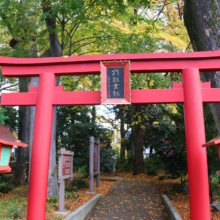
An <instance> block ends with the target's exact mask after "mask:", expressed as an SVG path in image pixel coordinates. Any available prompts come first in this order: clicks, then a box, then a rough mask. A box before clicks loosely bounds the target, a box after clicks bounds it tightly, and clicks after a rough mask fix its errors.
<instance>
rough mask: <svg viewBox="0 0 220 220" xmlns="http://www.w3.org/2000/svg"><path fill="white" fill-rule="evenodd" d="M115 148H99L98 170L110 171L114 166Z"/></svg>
mask: <svg viewBox="0 0 220 220" xmlns="http://www.w3.org/2000/svg"><path fill="white" fill-rule="evenodd" d="M114 158H115V150H113V149H108V148H105V147H101V148H100V171H103V172H111V171H112V170H113V167H114V160H115V159H114Z"/></svg>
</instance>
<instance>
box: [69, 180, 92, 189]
mask: <svg viewBox="0 0 220 220" xmlns="http://www.w3.org/2000/svg"><path fill="white" fill-rule="evenodd" d="M88 187H89V184H88V183H87V182H86V181H85V180H83V179H74V180H72V181H70V182H69V183H68V186H67V187H66V188H65V190H66V191H67V192H77V190H78V189H84V188H88Z"/></svg>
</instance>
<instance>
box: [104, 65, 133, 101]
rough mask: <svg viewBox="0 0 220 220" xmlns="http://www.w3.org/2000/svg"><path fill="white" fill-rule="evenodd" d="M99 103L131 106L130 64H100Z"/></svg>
mask: <svg viewBox="0 0 220 220" xmlns="http://www.w3.org/2000/svg"><path fill="white" fill-rule="evenodd" d="M101 86H102V88H101V103H102V104H131V89H130V62H129V61H108V62H107V61H104V62H101Z"/></svg>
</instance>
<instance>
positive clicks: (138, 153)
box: [133, 105, 144, 175]
mask: <svg viewBox="0 0 220 220" xmlns="http://www.w3.org/2000/svg"><path fill="white" fill-rule="evenodd" d="M135 107H136V112H141V107H142V105H136V106H135ZM143 140H144V130H143V129H142V128H140V127H138V128H137V129H136V130H135V156H134V172H133V174H134V175H136V174H141V173H144V155H143V151H144V146H143Z"/></svg>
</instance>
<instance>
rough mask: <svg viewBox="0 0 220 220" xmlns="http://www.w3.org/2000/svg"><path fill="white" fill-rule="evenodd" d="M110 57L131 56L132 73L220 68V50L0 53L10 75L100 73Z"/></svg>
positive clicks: (5, 74) (113, 58) (129, 58)
mask: <svg viewBox="0 0 220 220" xmlns="http://www.w3.org/2000/svg"><path fill="white" fill-rule="evenodd" d="M112 60H116V61H118V60H130V71H131V73H154V72H180V71H182V70H183V69H184V68H197V69H199V70H200V71H203V72H207V71H217V70H218V71H219V70H220V65H219V63H220V51H206V52H196V53H195V52H192V53H155V54H116V55H95V56H77V57H53V58H28V59H27V58H11V57H0V65H1V67H2V72H3V75H4V76H10V77H22V76H23V77H31V76H32V77H33V76H38V75H40V74H41V73H44V72H52V73H55V74H56V75H89V74H100V61H112Z"/></svg>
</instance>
